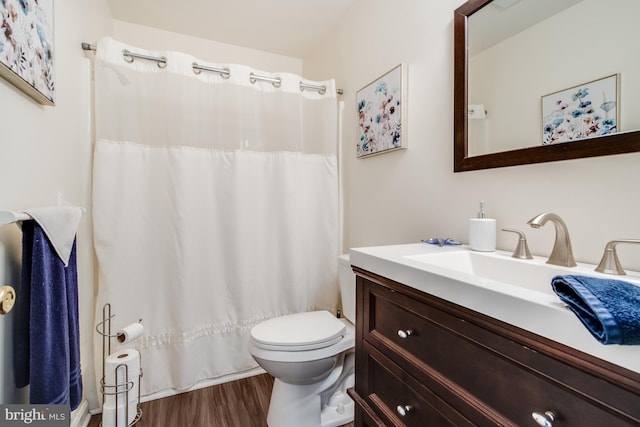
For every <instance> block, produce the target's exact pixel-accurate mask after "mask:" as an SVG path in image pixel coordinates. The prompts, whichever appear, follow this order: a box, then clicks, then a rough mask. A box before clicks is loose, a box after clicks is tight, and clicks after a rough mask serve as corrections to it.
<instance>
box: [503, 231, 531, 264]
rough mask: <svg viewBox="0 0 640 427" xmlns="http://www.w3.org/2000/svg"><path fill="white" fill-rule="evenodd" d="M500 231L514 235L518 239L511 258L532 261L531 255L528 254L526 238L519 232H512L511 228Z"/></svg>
mask: <svg viewBox="0 0 640 427" xmlns="http://www.w3.org/2000/svg"><path fill="white" fill-rule="evenodd" d="M502 231H508V232H510V233H516V234H517V235H518V236H520V238H519V239H518V245H517V246H516V249H515V250H514V251H513V255H511V256H512V257H513V258H519V259H533V257H532V256H531V253H529V246H528V245H527V236H525V235H524V232H522V231H520V230H514V229H513V228H503V229H502Z"/></svg>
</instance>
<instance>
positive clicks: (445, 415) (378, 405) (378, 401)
mask: <svg viewBox="0 0 640 427" xmlns="http://www.w3.org/2000/svg"><path fill="white" fill-rule="evenodd" d="M365 347H366V349H367V352H368V358H367V359H366V368H365V369H366V371H367V373H368V376H369V378H368V390H367V395H366V397H365V400H366V402H367V404H368V406H369V407H371V408H373V409H374V411H375V412H377V413H378V415H379V417H380V418H381V419H383V420H385V423H386V424H387V425H406V426H409V427H412V426H415V427H424V426H453V427H462V426H472V425H474V424H473V423H472V422H471V421H469V420H467V419H466V418H465V417H464V416H463V415H461V414H460V413H458V412H457V411H456V410H455V409H453V408H452V407H451V406H450V405H448V404H447V403H445V402H444V401H443V400H442V399H440V398H439V397H438V396H436V395H435V394H434V393H433V392H431V391H430V390H429V389H428V388H426V387H425V386H423V385H422V384H420V383H419V382H418V381H416V380H415V379H414V378H412V377H411V376H410V375H407V374H406V373H405V372H404V371H403V370H402V369H401V368H400V367H399V366H398V365H396V364H395V363H393V362H392V361H391V360H389V359H388V358H387V357H385V356H384V355H383V354H382V353H380V352H379V351H377V350H376V349H375V348H372V347H370V346H367V344H365Z"/></svg>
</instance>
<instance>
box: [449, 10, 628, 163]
mask: <svg viewBox="0 0 640 427" xmlns="http://www.w3.org/2000/svg"><path fill="white" fill-rule="evenodd" d="M494 1H495V3H496V4H494V5H491V4H492V3H494ZM540 1H541V0H469V1H467V2H466V3H464V4H463V5H461V6H460V7H459V8H458V9H456V10H455V11H454V61H455V62H454V172H464V171H472V170H479V169H489V168H499V167H505V166H516V165H525V164H533V163H542V162H552V161H558V160H569V159H577V158H584V157H595V156H605V155H613V154H623V153H631V152H637V151H640V131H638V130H637V129H640V124H638V125H636V126H633V123H629V122H632V121H633V120H634V117H633V116H640V114H635V112H633V111H632V110H633V109H634V108H636V107H635V106H634V105H633V102H634V101H633V98H634V97H633V95H634V93H636V90H640V61H638V60H637V58H633V59H629V61H634V62H631V63H629V62H625V63H623V64H616V63H613V61H614V59H616V57H622V58H623V59H624V60H626V59H627V58H628V57H631V56H635V55H632V54H630V50H629V49H632V43H633V42H632V40H637V39H638V38H637V37H640V28H638V27H640V26H638V25H637V23H634V27H636V28H630V29H629V28H627V29H622V26H621V22H620V19H621V17H625V16H630V17H631V18H629V20H630V21H633V20H637V16H640V2H637V1H634V0H612V1H611V2H609V1H608V2H602V1H599V2H598V1H596V0H566V1H568V2H571V4H570V5H569V6H568V7H567V8H566V9H565V10H563V11H562V12H560V13H564V14H569V13H577V12H579V11H580V9H577V8H578V7H586V8H591V9H593V5H594V3H595V4H596V5H597V6H602V5H604V6H605V7H608V10H609V14H608V16H610V18H608V17H607V15H605V16H604V17H603V16H602V13H599V16H598V17H597V19H598V20H599V21H598V22H599V23H600V24H601V23H602V22H603V21H611V25H612V27H611V29H610V30H608V33H607V36H609V37H610V39H609V46H614V45H615V46H614V47H615V49H625V48H626V52H627V53H626V55H623V54H620V53H619V51H616V52H615V53H611V55H609V54H608V53H607V52H600V54H597V55H595V56H594V57H590V58H576V60H575V62H581V65H582V67H583V68H585V67H589V64H594V65H593V66H592V67H591V69H588V70H586V71H587V72H585V73H583V74H584V76H586V75H589V72H590V73H592V74H594V75H596V76H602V77H604V76H605V75H607V74H617V75H619V77H620V80H621V84H620V86H621V87H622V88H623V89H624V90H623V91H621V95H620V98H619V101H620V102H619V103H618V104H619V107H618V108H620V109H621V110H622V112H623V115H622V120H621V121H619V122H618V128H617V129H616V132H615V133H610V134H608V135H604V136H597V137H588V138H585V139H579V140H575V141H571V142H561V143H554V144H549V145H543V144H542V139H541V134H542V133H543V126H542V120H541V115H542V111H541V107H540V105H541V104H540V103H541V101H540V100H541V97H543V96H544V95H548V94H551V93H553V92H555V91H557V90H560V89H563V88H567V87H570V86H574V85H579V84H581V83H582V82H587V81H589V79H586V78H581V76H571V75H570V74H571V73H572V72H571V71H569V70H566V68H565V67H563V66H562V65H558V64H557V63H554V64H548V63H547V64H540V65H541V67H542V68H541V69H538V70H528V71H531V73H533V75H534V76H545V75H549V74H550V73H552V74H558V75H563V76H564V80H562V79H560V80H561V81H560V82H557V83H547V87H546V88H542V89H539V90H538V91H537V92H536V93H537V96H536V97H529V98H528V99H526V100H522V99H518V101H517V102H526V103H527V104H529V105H528V108H537V111H536V113H535V114H529V119H532V120H534V121H535V122H536V124H535V125H536V126H537V129H536V131H535V132H533V134H534V135H532V136H531V141H533V142H532V144H531V146H527V147H524V148H514V149H498V150H497V151H496V152H489V153H481V154H477V155H476V154H474V149H472V147H470V145H469V143H470V134H469V132H470V121H469V105H470V104H474V103H478V101H477V100H474V99H470V98H469V90H470V88H469V77H470V76H469V70H470V58H469V51H470V40H469V37H470V34H472V33H473V32H471V31H470V28H471V26H472V25H474V18H473V15H474V14H477V16H480V13H483V14H484V13H485V12H488V11H489V6H491V7H494V8H498V7H499V8H503V9H504V8H510V7H512V8H514V9H515V8H516V6H517V7H524V6H526V3H527V2H532V3H535V6H537V7H539V6H540ZM558 1H561V0H552V2H558ZM562 1H564V0H562ZM484 8H486V9H484ZM574 8H576V9H574ZM620 8H631V9H632V10H629V11H627V10H620ZM503 16H506V15H503ZM555 16H559V15H555ZM566 16H570V15H565V17H566ZM500 19H503V18H500ZM549 19H555V18H553V17H552V18H546V20H547V21H546V22H545V23H546V24H548V21H549ZM594 19H595V18H594ZM511 21H513V19H510V20H509V22H511ZM504 22H505V23H506V20H505V21H504ZM564 22H566V21H564ZM530 25H531V24H530ZM583 25H584V28H589V26H588V24H585V23H584V21H583ZM505 26H506V25H505ZM493 27H495V28H501V27H503V25H501V21H497V22H495V23H494V25H493ZM526 31H529V28H527V30H526ZM546 31H547V32H548V31H549V29H548V28H547V29H546ZM562 31H569V30H567V28H563V29H562ZM522 32H524V31H522ZM545 34H547V33H545ZM630 34H631V36H630ZM633 34H636V35H637V36H634V35H633ZM573 35H575V36H576V37H581V35H577V34H574V33H571V32H568V33H567V34H566V36H567V37H566V38H564V39H563V40H556V42H558V43H560V44H562V43H563V42H564V43H565V46H566V44H567V43H569V41H570V40H571V36H573ZM582 36H584V34H582ZM539 38H540V39H542V38H547V37H539ZM585 43H588V41H585ZM625 45H626V47H625ZM530 49H531V47H528V48H526V49H523V51H526V52H527V53H528V52H529V51H530ZM603 53H604V55H601V54H603ZM580 59H584V61H581V60H580ZM510 60H511V62H512V63H513V64H517V63H518V59H517V58H511V59H510ZM595 61H607V62H595ZM634 67H635V68H634ZM503 68H504V67H503ZM608 69H609V70H613V73H606V70H608ZM558 70H561V71H562V72H559V71H558ZM565 70H566V71H565ZM556 71H558V72H556ZM536 73H537V74H536ZM545 73H546V74H545ZM598 73H600V74H598ZM514 74H518V75H521V74H522V73H517V72H516V73H514ZM572 78H573V79H574V80H571V79H572ZM538 80H544V79H542V78H531V79H530V80H529V82H532V83H536V84H538ZM636 81H637V83H636ZM569 82H573V83H574V85H571V84H568V83H569ZM521 84H527V83H522V82H521ZM514 99H515V98H514ZM625 100H626V101H625ZM478 104H480V103H478ZM484 107H486V108H487V110H488V112H487V114H486V117H487V119H491V120H493V125H494V126H495V125H496V123H510V126H512V127H520V128H524V127H522V126H520V125H519V124H518V123H512V122H511V121H509V120H508V119H507V120H503V119H501V118H500V117H496V116H495V114H494V112H496V111H498V110H499V108H497V107H496V108H494V107H493V106H491V105H484ZM507 108H518V105H517V104H516V102H514V104H513V105H512V106H508V107H507ZM639 108H640V107H639ZM625 109H626V112H625ZM483 113H484V112H483ZM625 113H626V115H627V116H628V117H629V120H627V119H626V118H625ZM530 116H535V117H533V118H532V117H530ZM501 120H503V121H501ZM636 120H639V119H636ZM620 123H621V124H622V125H625V126H626V127H622V126H620V125H619V124H620ZM625 123H629V125H626V124H625ZM527 134H528V133H527ZM523 135H524V132H523ZM490 138H491V137H490V136H489V137H488V139H490Z"/></svg>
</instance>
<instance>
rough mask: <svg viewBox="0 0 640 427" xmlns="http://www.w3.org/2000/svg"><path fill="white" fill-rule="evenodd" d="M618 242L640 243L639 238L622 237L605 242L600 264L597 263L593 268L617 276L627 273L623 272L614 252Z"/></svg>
mask: <svg viewBox="0 0 640 427" xmlns="http://www.w3.org/2000/svg"><path fill="white" fill-rule="evenodd" d="M618 243H640V240H635V239H622V240H612V241H610V242H609V243H607V246H605V248H604V253H603V254H602V259H601V260H600V264H598V266H597V267H596V269H595V270H596V271H597V272H599V273H606V274H617V275H618V276H624V275H626V274H627V273H625V271H624V269H623V268H622V265H621V264H620V260H619V259H618V253H617V252H616V245H617V244H618Z"/></svg>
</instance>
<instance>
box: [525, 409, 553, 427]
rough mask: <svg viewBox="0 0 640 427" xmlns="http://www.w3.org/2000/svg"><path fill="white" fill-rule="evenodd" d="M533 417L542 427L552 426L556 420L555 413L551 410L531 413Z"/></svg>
mask: <svg viewBox="0 0 640 427" xmlns="http://www.w3.org/2000/svg"><path fill="white" fill-rule="evenodd" d="M531 416H532V417H533V419H534V420H535V421H536V422H537V423H538V425H539V426H542V427H552V426H553V422H554V421H555V420H556V414H554V413H553V412H551V411H547V412H545V413H544V414H541V413H540V412H534V413H532V414H531Z"/></svg>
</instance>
